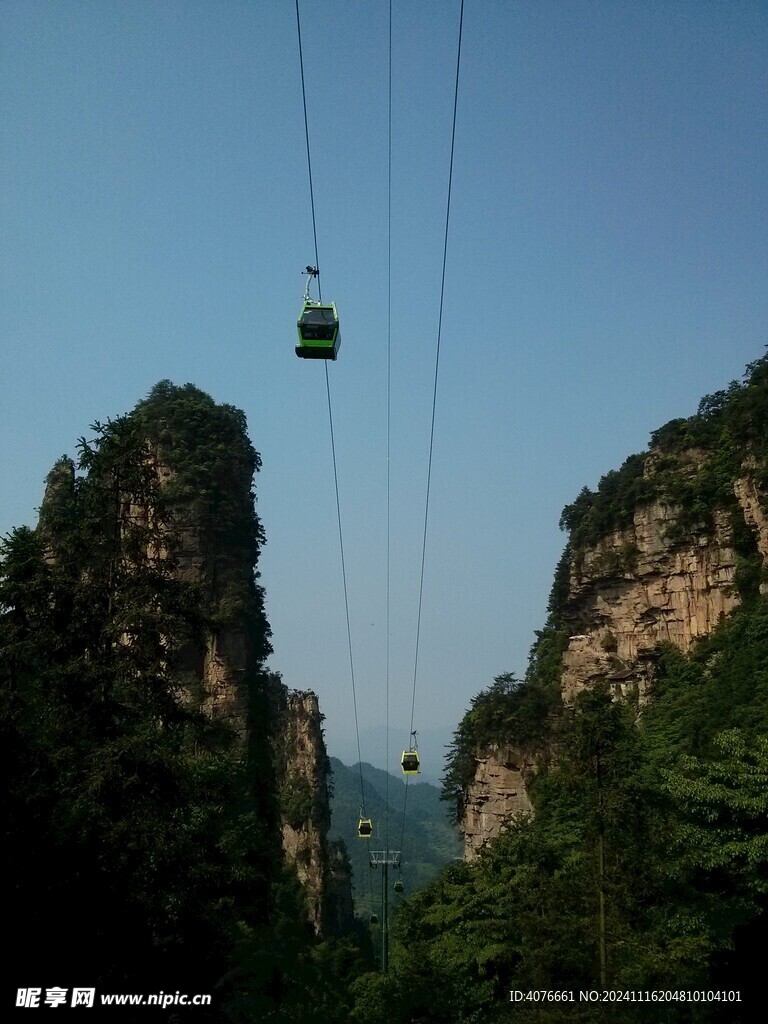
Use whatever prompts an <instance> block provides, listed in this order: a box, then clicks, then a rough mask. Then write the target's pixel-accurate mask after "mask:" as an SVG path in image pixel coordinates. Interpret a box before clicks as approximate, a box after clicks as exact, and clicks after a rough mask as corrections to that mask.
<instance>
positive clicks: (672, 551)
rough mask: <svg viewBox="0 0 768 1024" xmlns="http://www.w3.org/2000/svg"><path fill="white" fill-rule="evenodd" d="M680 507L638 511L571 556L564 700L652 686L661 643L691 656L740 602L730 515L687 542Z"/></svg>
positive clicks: (650, 507)
mask: <svg viewBox="0 0 768 1024" xmlns="http://www.w3.org/2000/svg"><path fill="white" fill-rule="evenodd" d="M679 515H680V513H679V510H677V509H675V508H674V507H672V506H669V505H666V504H664V503H661V502H654V503H653V504H650V505H646V506H644V507H641V508H638V509H637V510H636V511H635V514H634V517H633V518H634V521H633V525H632V527H630V528H629V529H626V530H616V531H614V532H612V533H610V534H609V535H608V536H606V537H603V538H602V539H601V540H600V541H599V542H598V543H597V544H596V545H595V546H594V547H590V548H587V549H586V550H584V551H583V552H579V553H578V554H577V555H576V557H574V559H573V563H572V566H571V577H570V600H569V604H570V607H571V609H572V615H573V620H574V623H575V626H574V628H575V633H574V635H573V636H572V637H571V639H570V641H569V644H568V649H567V651H566V654H565V662H564V671H563V677H562V690H563V698H564V700H565V701H566V702H568V701H571V700H572V699H573V698H574V696H575V695H576V694H577V693H578V692H579V691H580V690H582V689H583V688H584V687H585V686H592V685H594V684H595V683H596V682H599V681H607V682H609V683H610V684H612V685H614V687H615V689H616V690H617V692H620V693H621V692H624V693H626V692H627V691H628V689H630V688H631V687H637V688H639V690H640V693H641V694H642V693H643V691H644V690H645V688H646V687H647V684H648V679H649V673H650V660H649V659H650V655H651V653H652V651H653V648H654V647H655V646H656V645H657V644H658V643H660V642H661V641H668V642H670V643H673V644H674V645H675V646H676V647H679V648H680V650H682V651H687V650H688V649H689V648H690V646H691V644H692V643H693V642H694V640H696V639H698V638H699V637H702V636H706V635H707V634H708V633H710V632H711V631H712V630H713V629H714V627H715V626H716V625H717V624H718V623H719V622H721V621H722V620H723V619H724V618H725V617H726V615H728V614H729V613H730V612H731V611H733V609H734V608H736V607H737V606H738V604H739V595H738V592H737V590H736V587H735V575H736V552H735V551H734V549H733V543H732V538H731V528H730V517H729V515H728V514H727V513H725V512H716V513H715V517H714V520H715V530H714V533H713V534H712V535H707V534H704V533H701V534H699V535H694V536H692V537H689V538H688V539H687V540H686V541H685V542H684V543H679V542H675V541H673V540H672V539H671V538H673V537H675V536H676V535H678V534H677V533H676V528H677V526H678V519H679Z"/></svg>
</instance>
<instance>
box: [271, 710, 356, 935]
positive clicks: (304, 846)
mask: <svg viewBox="0 0 768 1024" xmlns="http://www.w3.org/2000/svg"><path fill="white" fill-rule="evenodd" d="M276 700H277V705H278V709H279V710H278V714H277V717H276V720H277V722H278V723H279V730H278V732H277V733H276V735H275V737H274V740H273V742H274V745H275V749H276V753H277V758H276V760H277V769H278V785H279V793H280V812H281V826H282V842H283V850H284V852H285V857H286V861H287V862H288V863H289V864H292V865H293V866H294V867H295V868H296V874H297V875H298V878H299V881H300V882H301V884H302V885H303V887H304V891H305V893H306V899H307V910H308V914H309V920H310V922H311V924H312V926H313V928H314V929H315V932H316V934H318V935H324V934H326V933H327V932H328V930H329V918H328V896H329V886H330V879H331V866H330V857H329V851H328V841H327V834H328V826H329V824H330V817H331V815H330V806H329V798H328V779H329V775H330V764H329V761H328V755H327V753H326V749H325V741H324V739H323V731H322V716H321V714H320V708H319V706H318V703H317V696H316V695H315V694H314V693H312V692H311V691H309V690H308V691H305V692H298V691H284V692H283V693H282V694H276ZM336 860H338V856H337V858H336ZM337 873H338V872H337ZM340 884H341V881H340V878H339V879H338V880H337V883H336V889H338V887H339V885H340ZM350 884H351V883H350ZM335 895H336V896H337V898H338V896H339V895H340V894H339V893H335ZM351 895H352V893H351V887H350V890H349V897H350V900H351Z"/></svg>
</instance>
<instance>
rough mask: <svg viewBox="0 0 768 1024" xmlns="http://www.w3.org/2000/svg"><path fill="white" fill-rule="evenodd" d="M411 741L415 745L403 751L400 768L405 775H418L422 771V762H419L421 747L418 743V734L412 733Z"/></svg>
mask: <svg viewBox="0 0 768 1024" xmlns="http://www.w3.org/2000/svg"><path fill="white" fill-rule="evenodd" d="M411 739H412V740H413V743H412V744H411V748H410V749H409V750H404V751H403V756H402V757H401V758H400V766H401V767H402V769H403V775H418V774H419V772H420V771H421V762H420V761H419V746H418V744H417V742H416V733H415V732H412V733H411Z"/></svg>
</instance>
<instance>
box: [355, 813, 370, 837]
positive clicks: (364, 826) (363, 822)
mask: <svg viewBox="0 0 768 1024" xmlns="http://www.w3.org/2000/svg"><path fill="white" fill-rule="evenodd" d="M357 834H358V835H359V836H360V838H361V839H370V838H371V836H372V835H373V822H372V821H371V819H370V818H361V819H360V821H359V822H358V823H357Z"/></svg>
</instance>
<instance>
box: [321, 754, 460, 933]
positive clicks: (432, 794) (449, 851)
mask: <svg viewBox="0 0 768 1024" xmlns="http://www.w3.org/2000/svg"><path fill="white" fill-rule="evenodd" d="M330 760H331V768H332V770H333V796H332V798H331V828H330V831H329V838H330V839H343V840H344V842H345V843H346V845H347V849H348V850H349V856H350V860H351V862H352V868H353V872H354V878H353V881H354V886H355V910H356V912H357V913H358V914H363V915H368V914H370V913H371V908H372V907H373V908H375V912H376V913H379V909H378V908H379V907H380V905H381V873H380V872H379V871H374V870H372V869H371V867H370V865H369V851H370V850H384V849H386V848H388V849H389V850H390V851H392V850H397V851H400V853H401V861H402V870H401V872H400V873H395V872H392V873H391V876H390V885H389V889H390V901H391V902H395V903H396V902H397V900H399V899H400V898H401V897H399V896H396V895H395V894H394V891H393V885H394V882H395V881H396V880H398V879H399V880H401V881H402V883H403V890H404V892H403V895H404V896H407V895H408V893H410V892H413V891H414V890H416V889H419V888H421V887H422V886H424V885H426V884H427V882H429V881H430V880H431V879H432V878H434V877H435V875H437V874H438V872H439V871H440V869H441V868H442V867H443V866H444V865H445V864H447V863H448V862H449V861H451V860H453V859H455V858H457V857H461V851H462V844H461V840H460V839H459V834H458V831H457V830H456V828H455V827H454V826H453V825H452V824H451V823H450V821H449V819H448V813H447V811H448V808H447V805H446V804H445V803H444V802H443V801H441V800H440V790H439V789H438V787H437V786H432V785H430V784H429V783H426V782H421V781H419V782H414V781H412V779H411V780H409V782H408V787H407V799H406V784H405V781H404V779H403V778H397V777H396V776H394V775H391V774H388V773H387V772H384V771H382V770H381V769H379V768H374V767H373V766H372V765H370V764H366V763H363V765H362V766H361V765H359V764H356V765H353V766H352V767H348V766H347V765H344V764H342V762H341V761H339V760H338V758H335V757H332V758H331V759H330ZM361 769H362V780H363V791H364V794H365V817H368V818H371V819H372V821H373V829H374V832H373V837H372V838H371V839H370V840H367V839H360V838H359V836H358V834H357V824H358V820H359V817H360V798H361V794H360V788H361V787H360V776H361ZM404 812H405V813H404Z"/></svg>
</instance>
